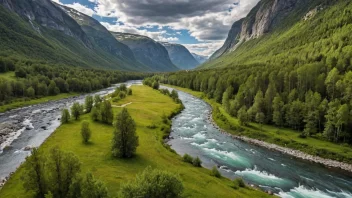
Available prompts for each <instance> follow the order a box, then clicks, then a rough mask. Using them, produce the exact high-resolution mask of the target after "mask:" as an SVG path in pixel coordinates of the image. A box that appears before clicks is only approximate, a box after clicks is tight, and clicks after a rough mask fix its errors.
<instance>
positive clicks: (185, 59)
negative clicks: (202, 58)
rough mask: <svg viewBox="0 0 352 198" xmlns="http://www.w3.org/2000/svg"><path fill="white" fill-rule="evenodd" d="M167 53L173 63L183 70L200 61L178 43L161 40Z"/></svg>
mask: <svg viewBox="0 0 352 198" xmlns="http://www.w3.org/2000/svg"><path fill="white" fill-rule="evenodd" d="M161 44H162V45H163V46H164V47H165V48H166V50H167V51H168V53H169V56H170V59H171V61H172V63H173V64H175V65H176V66H177V67H178V68H180V69H183V70H188V69H194V68H196V67H197V66H198V65H199V64H200V63H199V62H198V61H197V60H196V59H195V58H194V57H193V55H192V54H191V52H189V51H188V49H187V48H186V47H185V46H183V45H180V44H175V43H167V42H161Z"/></svg>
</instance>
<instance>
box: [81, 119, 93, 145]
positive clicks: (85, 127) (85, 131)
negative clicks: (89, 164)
mask: <svg viewBox="0 0 352 198" xmlns="http://www.w3.org/2000/svg"><path fill="white" fill-rule="evenodd" d="M81 135H82V140H83V143H85V144H86V143H88V141H89V139H90V137H91V135H92V131H91V130H90V128H89V122H87V121H84V122H83V123H82V128H81Z"/></svg>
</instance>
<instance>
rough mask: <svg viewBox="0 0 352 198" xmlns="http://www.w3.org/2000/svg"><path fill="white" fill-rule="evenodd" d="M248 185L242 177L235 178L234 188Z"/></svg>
mask: <svg viewBox="0 0 352 198" xmlns="http://www.w3.org/2000/svg"><path fill="white" fill-rule="evenodd" d="M244 187H246V184H245V183H244V181H243V179H242V178H236V179H234V180H233V188H234V189H238V188H244Z"/></svg>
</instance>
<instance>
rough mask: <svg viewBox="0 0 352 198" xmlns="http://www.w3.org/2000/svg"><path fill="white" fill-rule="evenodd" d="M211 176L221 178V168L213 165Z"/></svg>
mask: <svg viewBox="0 0 352 198" xmlns="http://www.w3.org/2000/svg"><path fill="white" fill-rule="evenodd" d="M211 176H214V177H217V178H220V177H221V174H220V172H219V170H218V169H217V168H216V166H214V167H213V169H211Z"/></svg>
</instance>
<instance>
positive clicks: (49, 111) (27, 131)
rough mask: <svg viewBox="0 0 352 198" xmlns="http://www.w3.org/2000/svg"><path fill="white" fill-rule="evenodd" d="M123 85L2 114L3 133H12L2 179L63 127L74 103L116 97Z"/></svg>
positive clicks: (2, 159)
mask: <svg viewBox="0 0 352 198" xmlns="http://www.w3.org/2000/svg"><path fill="white" fill-rule="evenodd" d="M125 84H126V85H127V86H130V85H132V84H141V81H128V82H126V83H125ZM119 85H120V84H116V85H113V86H111V87H109V88H106V89H103V90H100V91H98V92H95V93H91V94H83V95H80V96H76V97H70V98H66V99H61V100H57V101H50V102H47V103H42V104H38V105H33V106H29V107H24V108H19V109H14V110H11V111H7V112H5V113H0V132H5V131H6V133H8V135H6V136H7V137H5V136H4V135H3V136H2V138H4V139H5V141H1V142H2V143H1V142H0V143H1V144H0V179H2V178H5V177H7V176H8V175H9V174H10V173H11V172H14V171H15V170H16V169H17V167H18V166H19V165H20V164H21V163H22V162H23V161H24V160H25V158H26V157H27V156H28V155H29V154H30V152H31V151H30V149H26V147H27V148H32V147H38V146H40V145H41V144H42V143H43V142H44V141H45V139H46V138H48V137H49V136H50V135H51V134H52V133H53V132H54V131H55V129H56V128H57V127H59V126H60V120H59V118H60V117H61V110H62V109H63V108H70V107H71V106H72V104H73V103H74V102H79V103H84V100H85V97H86V96H88V95H100V96H104V95H107V94H109V93H112V92H113V91H114V90H115V89H116V87H118V86H119ZM0 135H1V133H0ZM0 181H1V180H0Z"/></svg>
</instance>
